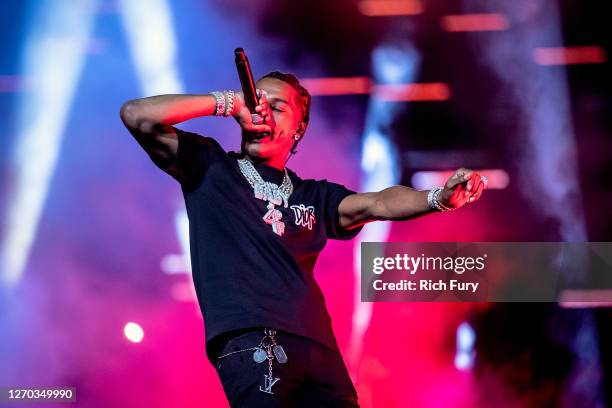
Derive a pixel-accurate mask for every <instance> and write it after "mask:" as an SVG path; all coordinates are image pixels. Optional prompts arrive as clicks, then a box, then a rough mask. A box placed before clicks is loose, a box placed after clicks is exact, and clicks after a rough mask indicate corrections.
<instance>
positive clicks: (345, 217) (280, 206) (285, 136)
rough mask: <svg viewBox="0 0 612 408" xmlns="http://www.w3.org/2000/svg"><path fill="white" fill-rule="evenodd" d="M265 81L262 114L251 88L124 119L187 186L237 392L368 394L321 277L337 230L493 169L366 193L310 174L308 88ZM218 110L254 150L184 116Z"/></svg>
mask: <svg viewBox="0 0 612 408" xmlns="http://www.w3.org/2000/svg"><path fill="white" fill-rule="evenodd" d="M256 86H257V89H258V91H257V94H258V101H259V105H258V106H257V108H256V110H257V112H258V115H259V116H258V117H257V115H253V116H252V115H251V112H250V111H249V109H248V108H247V107H246V106H245V103H244V97H243V95H242V93H241V92H233V91H224V92H212V93H211V94H207V95H159V96H152V97H148V98H142V99H137V100H132V101H128V102H126V103H125V104H124V105H123V106H122V108H121V119H122V120H123V123H124V124H125V126H126V127H127V128H128V130H129V131H130V133H131V134H132V135H133V136H134V137H135V139H136V141H137V142H138V143H139V144H140V145H141V146H142V148H143V149H144V150H145V151H146V152H147V154H148V155H149V156H150V157H151V160H152V161H153V162H154V163H155V164H156V165H157V166H158V167H160V168H161V169H162V170H164V171H165V172H166V173H168V174H169V175H171V176H172V177H174V178H175V179H176V180H177V181H178V182H179V183H180V185H181V189H182V192H183V195H184V198H185V205H186V208H187V214H188V217H189V238H190V248H191V264H192V271H193V282H194V285H195V290H196V293H197V297H198V301H199V304H200V307H201V310H202V313H203V317H204V323H205V329H206V353H207V356H208V358H209V360H210V361H211V363H212V364H213V365H214V366H215V368H216V370H217V373H218V375H219V378H220V380H221V384H222V385H223V389H224V392H225V394H226V396H227V398H228V401H229V403H230V405H231V406H232V407H298V406H306V407H357V406H358V403H357V393H356V391H355V388H354V386H353V384H352V382H351V379H350V378H349V375H348V371H347V369H346V366H345V364H344V361H343V358H342V355H341V354H340V352H339V350H338V345H337V343H336V339H335V337H334V334H333V332H332V327H331V320H330V317H329V314H328V312H327V308H326V306H325V301H324V298H323V295H322V292H321V290H320V289H319V286H318V284H317V283H316V281H315V279H314V276H313V269H314V265H315V262H316V260H317V257H318V255H319V253H320V251H321V250H322V249H323V247H324V246H325V243H326V240H327V239H328V238H330V239H351V238H353V237H354V236H355V235H357V233H358V232H359V231H360V230H361V228H362V227H363V225H364V224H365V223H367V222H370V221H376V220H396V221H400V220H408V219H412V218H415V217H417V216H421V215H424V214H428V213H431V212H434V211H449V210H453V209H457V208H459V207H461V206H463V205H465V204H466V203H469V202H473V201H475V200H477V199H478V198H479V197H480V195H481V194H482V192H483V189H484V186H485V183H486V179H485V178H484V177H481V176H479V175H478V174H477V173H476V172H474V171H471V170H468V169H459V170H457V171H456V172H455V173H454V174H453V175H452V177H450V178H449V179H448V181H447V182H446V184H445V185H444V187H438V188H435V189H433V190H431V191H417V190H414V189H411V188H409V187H405V186H399V185H398V186H392V187H389V188H386V189H384V190H382V191H379V192H366V193H356V192H354V191H351V190H349V189H347V188H346V187H344V186H342V185H340V184H336V183H332V182H329V181H327V180H312V179H307V180H303V179H301V178H300V177H298V176H297V174H296V173H295V172H293V171H292V170H290V169H288V168H287V167H285V166H286V163H287V161H288V159H289V157H290V156H291V154H293V153H295V148H296V146H297V144H298V143H299V141H300V140H301V139H302V138H303V137H304V133H305V131H306V128H307V126H308V122H309V111H310V95H309V93H308V91H307V90H306V89H305V88H304V87H302V86H301V85H300V83H299V81H298V79H297V78H296V77H295V76H293V75H291V74H285V73H280V72H271V73H269V74H267V75H265V76H264V77H262V78H261V79H259V80H258V81H257V84H256ZM209 115H216V116H225V117H228V116H233V117H234V118H235V119H236V120H237V122H238V123H239V125H240V127H241V131H242V143H241V151H240V152H231V151H230V152H225V151H224V150H223V148H222V147H221V146H220V145H219V143H217V141H215V140H214V139H212V138H210V137H203V136H200V135H197V134H195V133H191V132H186V131H183V130H180V129H178V128H175V127H173V125H175V124H177V123H181V122H184V121H186V120H189V119H192V118H195V117H199V116H209ZM259 119H262V121H260V120H259ZM254 120H255V122H256V123H258V124H256V123H254Z"/></svg>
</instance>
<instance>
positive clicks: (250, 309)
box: [162, 129, 361, 363]
mask: <svg viewBox="0 0 612 408" xmlns="http://www.w3.org/2000/svg"><path fill="white" fill-rule="evenodd" d="M177 136H178V151H177V156H176V159H175V161H174V163H172V165H171V166H170V167H169V168H165V169H164V168H162V169H163V170H164V171H166V172H167V173H168V174H170V175H171V176H172V177H174V178H175V179H176V180H177V181H179V182H180V184H181V189H182V191H183V196H184V198H185V205H186V208H187V215H188V218H189V240H190V250H191V265H192V273H193V281H194V285H195V290H196V294H197V297H198V301H199V304H200V308H201V310H202V314H203V316H204V324H205V331H206V352H207V355H208V358H209V359H210V361H211V362H213V363H214V361H215V359H216V353H217V352H218V351H219V350H218V349H217V347H216V346H215V344H217V343H218V342H215V341H214V339H217V340H218V339H220V338H222V337H223V336H221V335H222V334H223V333H227V332H229V331H234V330H238V329H245V328H250V327H270V328H275V329H278V330H284V331H287V332H290V333H294V334H297V335H301V336H305V337H308V338H311V339H313V340H316V341H318V342H320V343H322V344H324V345H325V346H327V347H330V348H332V349H335V350H338V345H337V343H336V339H335V337H334V334H333V332H332V328H331V320H330V317H329V314H328V312H327V308H326V306H325V301H324V299H323V294H322V292H321V290H320V288H319V286H318V284H317V283H316V281H315V279H314V276H313V269H314V265H315V262H316V260H317V257H318V255H319V253H320V252H321V250H322V249H323V247H324V246H325V243H326V241H327V239H328V238H332V239H350V238H353V237H354V236H355V235H357V233H358V232H359V231H360V230H361V227H358V228H354V229H352V230H345V229H343V228H341V227H340V225H339V223H338V205H339V204H340V201H342V199H343V198H344V197H346V196H348V195H350V194H354V193H355V192H354V191H351V190H349V189H347V188H346V187H344V186H342V185H340V184H336V183H331V182H328V181H327V180H312V179H308V180H302V179H301V178H299V177H298V176H297V175H296V174H295V173H294V172H293V171H291V170H289V169H287V171H288V174H289V177H290V178H291V182H292V183H293V187H294V189H293V193H292V194H291V196H290V198H289V206H288V207H287V208H285V207H283V206H282V205H281V206H277V207H276V208H277V209H278V210H279V211H280V212H281V213H282V219H281V221H283V222H284V224H285V231H284V234H283V235H282V236H279V235H277V234H276V233H274V232H273V231H272V226H271V225H269V224H266V222H265V221H264V220H263V216H264V214H265V213H266V212H267V208H266V205H267V204H268V203H267V202H266V201H263V200H260V199H257V198H255V196H254V194H253V189H252V187H251V186H250V185H249V183H248V181H247V180H246V178H245V177H244V176H243V175H242V173H241V172H240V169H239V167H238V163H237V160H236V159H237V158H240V157H243V155H242V154H241V153H236V152H225V151H224V150H223V148H222V147H221V146H220V145H219V143H217V142H216V141H215V140H214V139H212V138H210V137H203V136H200V135H198V134H195V133H192V132H186V131H182V130H180V129H177ZM255 168H256V169H257V171H258V172H259V174H260V175H261V177H262V178H263V179H264V180H266V181H270V182H273V183H275V184H277V185H280V184H281V182H282V179H283V175H284V173H283V171H282V170H279V169H276V168H274V167H271V166H267V165H265V164H255Z"/></svg>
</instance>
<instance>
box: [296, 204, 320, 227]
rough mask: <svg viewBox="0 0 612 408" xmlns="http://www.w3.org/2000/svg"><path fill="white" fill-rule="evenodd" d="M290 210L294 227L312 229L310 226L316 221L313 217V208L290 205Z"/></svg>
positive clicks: (302, 205)
mask: <svg viewBox="0 0 612 408" xmlns="http://www.w3.org/2000/svg"><path fill="white" fill-rule="evenodd" d="M291 209H292V210H293V214H294V216H295V225H298V226H300V225H301V226H302V227H308V229H309V230H311V229H312V225H313V224H314V223H315V222H316V221H317V218H316V217H315V208H314V206H313V205H309V206H308V207H306V206H305V205H304V204H299V205H292V206H291Z"/></svg>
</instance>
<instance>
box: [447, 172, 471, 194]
mask: <svg viewBox="0 0 612 408" xmlns="http://www.w3.org/2000/svg"><path fill="white" fill-rule="evenodd" d="M473 173H474V172H473V171H472V170H470V169H465V168H460V169H458V170H457V171H455V174H453V175H452V176H451V178H449V179H448V181H447V182H446V188H449V189H452V188H454V187H455V186H457V185H458V184H461V183H465V182H466V181H467V180H468V179H469V178H470V177H471V175H472V174H473Z"/></svg>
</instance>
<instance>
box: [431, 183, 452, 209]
mask: <svg viewBox="0 0 612 408" xmlns="http://www.w3.org/2000/svg"><path fill="white" fill-rule="evenodd" d="M442 190H443V188H442V187H435V188H433V189H431V190H429V193H427V204H429V208H431V209H432V210H437V211H442V212H446V211H452V210H454V208H451V207H446V206H444V205H442V203H440V194H441V193H442Z"/></svg>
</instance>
